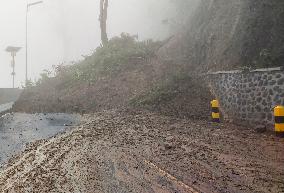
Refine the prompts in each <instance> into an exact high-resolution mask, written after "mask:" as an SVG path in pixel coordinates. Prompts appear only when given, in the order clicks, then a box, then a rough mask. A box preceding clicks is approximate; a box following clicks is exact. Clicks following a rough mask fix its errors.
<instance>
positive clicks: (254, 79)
mask: <svg viewBox="0 0 284 193" xmlns="http://www.w3.org/2000/svg"><path fill="white" fill-rule="evenodd" d="M207 78H208V82H209V86H210V89H211V92H212V93H213V94H214V95H215V96H216V98H217V99H218V100H219V101H220V106H221V107H220V108H221V111H222V113H223V116H224V118H225V119H228V120H231V121H233V122H237V123H243V124H247V123H251V124H266V125H272V124H273V123H274V118H273V108H274V107H275V106H277V105H284V70H283V68H270V69H258V70H254V71H227V72H215V73H208V74H207Z"/></svg>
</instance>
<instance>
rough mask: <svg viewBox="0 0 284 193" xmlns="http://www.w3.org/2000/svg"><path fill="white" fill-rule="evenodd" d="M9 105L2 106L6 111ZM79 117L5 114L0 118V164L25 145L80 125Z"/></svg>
mask: <svg viewBox="0 0 284 193" xmlns="http://www.w3.org/2000/svg"><path fill="white" fill-rule="evenodd" d="M8 107H9V105H2V106H1V108H2V109H5V110H7V108H8ZM80 120H81V119H80V116H79V115H70V114H60V113H56V114H23V113H15V114H5V115H3V116H2V117H1V118H0V164H3V163H5V162H6V161H7V160H8V158H10V157H11V156H13V155H15V154H16V153H19V152H20V151H22V150H23V149H24V147H25V145H26V144H27V143H30V142H34V141H36V140H40V139H45V138H50V137H52V136H54V135H56V134H58V133H62V132H64V131H65V130H66V128H67V127H71V126H76V125H78V124H79V123H80Z"/></svg>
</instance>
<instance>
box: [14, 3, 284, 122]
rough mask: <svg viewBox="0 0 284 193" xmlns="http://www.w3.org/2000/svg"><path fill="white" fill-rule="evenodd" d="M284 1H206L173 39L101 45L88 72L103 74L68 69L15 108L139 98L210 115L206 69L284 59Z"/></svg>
mask: <svg viewBox="0 0 284 193" xmlns="http://www.w3.org/2000/svg"><path fill="white" fill-rule="evenodd" d="M283 7H284V1H282V0H274V1H269V0H259V1H253V0H201V3H200V5H199V7H198V8H197V10H196V12H195V14H194V15H193V16H192V17H191V16H190V17H189V18H188V24H187V26H186V27H185V28H184V31H182V32H179V33H177V34H176V35H175V36H173V37H172V38H171V39H169V40H168V41H167V42H164V43H163V44H159V46H154V48H155V49H153V47H149V46H146V47H145V46H143V45H142V44H141V43H139V42H138V43H133V41H132V40H131V41H130V40H129V38H128V39H127V38H125V37H122V43H121V42H120V43H119V44H115V45H114V46H113V45H112V44H111V45H112V49H111V51H108V50H103V49H102V50H101V49H98V50H97V51H96V53H95V54H94V55H93V60H92V61H93V62H94V63H96V64H95V65H90V66H89V68H88V70H87V71H88V73H89V74H91V73H93V72H96V71H97V69H98V68H103V69H104V71H99V72H100V73H102V72H103V73H102V75H98V76H97V75H96V77H95V79H96V80H95V81H93V77H92V76H91V77H90V76H86V78H84V81H82V80H80V81H76V82H74V81H69V83H67V84H65V83H66V78H65V79H64V78H62V77H60V76H58V77H56V78H53V79H49V80H48V81H45V82H43V83H42V84H40V86H37V87H34V88H31V89H28V90H26V91H25V92H24V93H23V95H22V96H21V98H20V100H19V101H18V102H17V103H16V105H15V107H14V110H15V111H26V112H46V111H48V112H54V111H56V112H66V111H88V112H92V111H97V110H101V109H110V108H116V107H125V106H128V105H129V104H131V105H132V106H135V107H139V108H141V107H142V108H145V107H146V108H147V109H150V110H155V111H159V112H162V113H165V114H170V115H178V116H181V117H184V116H186V117H189V116H190V117H195V118H196V117H202V118H204V117H206V116H207V114H209V108H208V105H207V104H209V101H210V100H211V99H212V98H213V97H212V96H211V94H210V92H209V90H208V89H207V87H206V82H205V81H204V80H203V79H202V76H200V74H201V73H203V72H207V71H210V70H211V71H214V70H226V69H229V70H231V69H234V68H243V67H245V66H249V67H255V66H258V67H261V66H279V65H282V64H283V63H284V55H283V53H284V47H283V45H284V44H283V41H284V36H283V34H284V23H283V21H284V20H283V17H284V11H283V10H284V9H283ZM136 45H139V46H138V47H137V46H136ZM151 45H153V43H152V44H151ZM154 45H155V44H154ZM113 48H115V49H113ZM141 48H142V49H141ZM121 49H122V50H124V51H126V52H127V53H128V54H126V55H125V53H124V52H123V51H121ZM149 49H150V50H151V51H150V52H149V51H147V50H149ZM146 52H147V54H146V55H145V53H146ZM129 53H131V54H130V55H129ZM137 53H138V54H137ZM149 53H150V54H149ZM109 55H111V57H110V56H109ZM121 56H122V57H121ZM125 56H127V57H125ZM97 58H102V59H100V60H98V59H97ZM133 58H134V60H133ZM114 59H115V61H118V62H113V61H114ZM137 59H138V60H137ZM141 59H142V60H141ZM86 60H88V59H86ZM117 63H123V65H117ZM83 64H84V62H83ZM83 64H81V63H79V64H78V65H83ZM98 64H102V65H101V66H100V65H98ZM109 64H111V65H109ZM78 69H79V70H78ZM78 69H75V70H73V72H76V73H73V75H74V76H75V77H76V76H77V75H78V74H79V75H80V74H81V73H82V74H83V75H84V73H85V72H84V71H81V70H80V68H78ZM109 69H111V71H112V72H111V73H108V74H107V75H105V74H104V72H105V71H106V70H109ZM112 69H115V70H112ZM88 73H87V74H88ZM85 74H86V73H85ZM94 74H96V73H94ZM97 74H98V73H97ZM67 82H68V81H67ZM70 85H71V86H70Z"/></svg>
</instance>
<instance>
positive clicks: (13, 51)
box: [6, 46, 21, 88]
mask: <svg viewBox="0 0 284 193" xmlns="http://www.w3.org/2000/svg"><path fill="white" fill-rule="evenodd" d="M20 49H21V47H14V46H8V47H7V48H6V52H9V53H11V56H12V62H11V66H12V69H13V72H12V74H11V75H12V76H13V88H15V76H16V73H15V56H16V54H17V52H18V51H20Z"/></svg>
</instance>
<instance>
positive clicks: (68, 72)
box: [40, 33, 162, 86]
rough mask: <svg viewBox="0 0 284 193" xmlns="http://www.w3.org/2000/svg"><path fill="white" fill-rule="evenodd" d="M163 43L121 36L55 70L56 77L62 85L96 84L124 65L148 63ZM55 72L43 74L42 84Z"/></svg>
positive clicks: (123, 34)
mask: <svg viewBox="0 0 284 193" xmlns="http://www.w3.org/2000/svg"><path fill="white" fill-rule="evenodd" d="M161 44H162V43H161V42H154V41H153V40H147V41H138V40H137V39H136V37H135V36H130V35H129V34H126V33H122V34H121V36H120V37H114V38H112V39H110V40H109V42H108V44H107V45H105V46H100V47H98V48H97V49H96V50H95V51H94V53H93V54H92V55H90V56H84V58H85V59H84V60H83V61H80V62H78V63H75V64H73V65H70V66H63V65H58V66H56V67H54V69H53V71H54V72H53V73H54V76H55V78H59V79H60V81H61V84H62V86H68V85H72V84H73V83H74V82H82V81H84V82H95V81H96V80H97V79H99V78H100V77H106V76H111V75H114V74H115V73H117V72H120V70H121V69H122V67H123V66H125V65H127V64H132V63H134V62H133V61H137V60H139V61H146V60H147V59H149V58H151V57H154V56H155V51H156V50H157V49H158V48H160V47H161ZM50 74H52V73H51V72H45V73H43V74H41V79H40V83H42V82H44V81H46V80H47V79H48V78H50Z"/></svg>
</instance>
